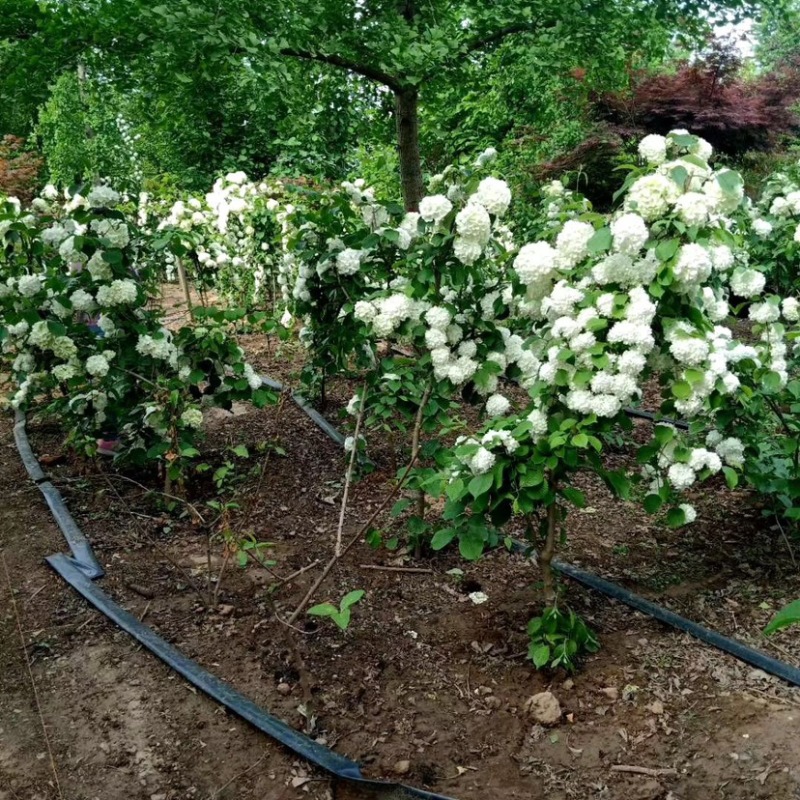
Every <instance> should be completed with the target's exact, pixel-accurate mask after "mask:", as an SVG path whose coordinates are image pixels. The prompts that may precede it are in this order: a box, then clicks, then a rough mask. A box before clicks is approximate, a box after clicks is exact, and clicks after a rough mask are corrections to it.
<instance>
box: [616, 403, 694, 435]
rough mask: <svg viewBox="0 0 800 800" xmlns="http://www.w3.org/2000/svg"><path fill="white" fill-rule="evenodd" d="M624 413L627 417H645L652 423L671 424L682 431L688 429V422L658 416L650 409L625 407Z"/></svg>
mask: <svg viewBox="0 0 800 800" xmlns="http://www.w3.org/2000/svg"><path fill="white" fill-rule="evenodd" d="M624 411H625V413H626V414H627V415H628V416H629V417H638V418H639V419H646V420H648V421H650V422H652V423H659V422H663V423H664V424H665V425H672V426H673V427H674V428H680V429H681V430H682V431H688V430H689V423H688V422H684V421H683V420H682V419H669V418H667V417H658V416H656V415H655V414H653V413H652V412H651V411H642V410H641V409H640V408H630V407H629V408H626V409H624Z"/></svg>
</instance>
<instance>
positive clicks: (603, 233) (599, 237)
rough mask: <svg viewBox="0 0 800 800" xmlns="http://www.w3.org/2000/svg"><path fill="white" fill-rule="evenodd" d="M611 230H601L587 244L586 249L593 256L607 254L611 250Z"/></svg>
mask: <svg viewBox="0 0 800 800" xmlns="http://www.w3.org/2000/svg"><path fill="white" fill-rule="evenodd" d="M611 241H612V238H611V228H599V229H598V230H596V231H595V232H594V235H593V236H592V238H591V239H589V241H588V242H587V243H586V247H587V248H588V250H589V252H590V253H592V254H593V255H597V254H598V253H605V252H606V250H609V249H610V248H611Z"/></svg>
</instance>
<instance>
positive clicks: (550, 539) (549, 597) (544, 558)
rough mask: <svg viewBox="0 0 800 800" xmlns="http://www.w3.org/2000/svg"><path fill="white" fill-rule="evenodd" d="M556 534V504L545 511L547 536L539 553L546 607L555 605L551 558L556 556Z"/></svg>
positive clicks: (554, 584) (554, 583)
mask: <svg viewBox="0 0 800 800" xmlns="http://www.w3.org/2000/svg"><path fill="white" fill-rule="evenodd" d="M557 532H558V504H557V503H556V501H555V498H554V499H553V504H552V505H551V506H550V507H549V508H548V509H547V536H546V538H545V542H544V547H543V548H542V550H541V552H540V553H539V567H540V569H541V570H542V584H543V594H544V602H545V605H546V606H547V607H552V606H554V605H555V603H556V580H555V575H554V573H553V556H554V555H555V554H556V534H557Z"/></svg>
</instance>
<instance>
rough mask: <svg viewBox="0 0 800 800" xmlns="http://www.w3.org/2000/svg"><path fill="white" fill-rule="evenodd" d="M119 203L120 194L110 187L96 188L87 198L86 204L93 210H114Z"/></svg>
mask: <svg viewBox="0 0 800 800" xmlns="http://www.w3.org/2000/svg"><path fill="white" fill-rule="evenodd" d="M119 201H120V194H119V192H115V191H114V190H113V189H112V188H111V187H110V186H95V187H94V188H93V189H92V190H91V191H90V192H89V194H88V195H87V196H86V202H87V203H88V204H89V205H90V206H91V207H92V208H112V207H113V206H115V205H117V203H119Z"/></svg>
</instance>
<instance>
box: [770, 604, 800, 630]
mask: <svg viewBox="0 0 800 800" xmlns="http://www.w3.org/2000/svg"><path fill="white" fill-rule="evenodd" d="M798 622H800V600H795V601H794V602H793V603H789V605H788V606H786V607H785V608H782V609H781V610H780V611H779V612H778V613H777V614H776V615H775V616H774V617H773V618H772V619H771V620H770V623H769V625H767V627H766V628H764V635H765V636H770V635H771V634H773V633H775V632H776V631H779V630H781V629H782V628H786V627H788V626H789V625H796V624H797V623H798Z"/></svg>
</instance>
